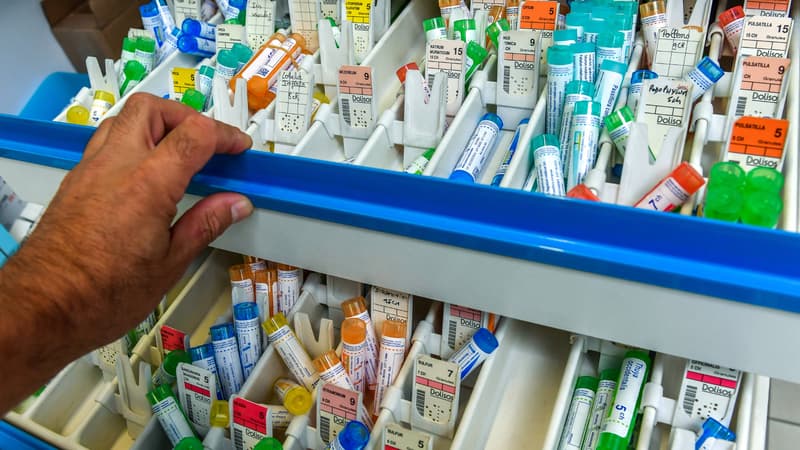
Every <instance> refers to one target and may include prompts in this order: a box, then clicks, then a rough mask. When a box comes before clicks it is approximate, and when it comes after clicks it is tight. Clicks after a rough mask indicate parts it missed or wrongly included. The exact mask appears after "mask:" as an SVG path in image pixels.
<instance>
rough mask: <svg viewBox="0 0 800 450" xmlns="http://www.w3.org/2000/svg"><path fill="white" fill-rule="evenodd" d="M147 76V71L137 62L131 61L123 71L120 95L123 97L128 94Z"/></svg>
mask: <svg viewBox="0 0 800 450" xmlns="http://www.w3.org/2000/svg"><path fill="white" fill-rule="evenodd" d="M145 75H147V69H145V67H144V66H143V65H142V63H140V62H139V61H136V60H130V61H128V62H127V63H126V64H125V68H124V69H123V70H122V76H121V77H120V83H119V95H120V96H121V97H122V96H124V95H126V94H128V93H129V92H130V91H131V90H132V89H133V88H134V87H136V85H137V84H139V82H140V81H142V80H143V79H144V77H145Z"/></svg>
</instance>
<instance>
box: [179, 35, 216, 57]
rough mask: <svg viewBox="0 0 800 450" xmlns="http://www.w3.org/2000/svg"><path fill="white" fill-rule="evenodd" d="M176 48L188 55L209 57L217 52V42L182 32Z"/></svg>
mask: <svg viewBox="0 0 800 450" xmlns="http://www.w3.org/2000/svg"><path fill="white" fill-rule="evenodd" d="M178 50H180V51H181V53H186V54H188V55H195V56H200V57H202V58H210V57H212V56H214V54H215V53H217V44H216V42H214V41H212V40H208V39H203V38H201V37H197V36H192V35H190V34H183V35H181V37H179V38H178Z"/></svg>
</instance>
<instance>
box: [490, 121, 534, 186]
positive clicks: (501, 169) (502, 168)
mask: <svg viewBox="0 0 800 450" xmlns="http://www.w3.org/2000/svg"><path fill="white" fill-rule="evenodd" d="M528 122H530V119H527V118H525V119H522V120H520V121H519V125H517V130H516V131H515V132H514V138H513V139H512V140H511V145H510V146H509V147H508V151H506V154H505V155H504V156H503V160H502V161H501V162H500V165H499V166H498V167H497V172H495V173H494V178H492V186H500V183H501V182H502V181H503V177H504V176H505V175H506V171H508V166H510V165H511V159H513V158H514V153H515V152H516V151H517V145H518V144H519V137H520V136H521V135H522V133H523V132H524V130H525V127H526V126H527V125H528Z"/></svg>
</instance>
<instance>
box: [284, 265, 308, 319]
mask: <svg viewBox="0 0 800 450" xmlns="http://www.w3.org/2000/svg"><path fill="white" fill-rule="evenodd" d="M302 276H303V275H302V270H301V269H292V270H281V269H278V302H279V303H280V305H281V312H282V313H284V314H289V313H290V312H291V311H292V309H294V305H295V304H296V303H297V299H298V298H300V278H301V277H302Z"/></svg>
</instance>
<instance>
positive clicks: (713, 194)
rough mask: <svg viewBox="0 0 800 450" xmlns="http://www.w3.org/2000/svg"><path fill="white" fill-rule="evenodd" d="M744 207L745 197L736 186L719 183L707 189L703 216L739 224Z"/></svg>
mask: <svg viewBox="0 0 800 450" xmlns="http://www.w3.org/2000/svg"><path fill="white" fill-rule="evenodd" d="M743 206H744V195H743V194H742V191H741V189H739V187H738V186H736V185H734V184H725V183H722V182H717V183H716V184H710V185H709V186H708V188H707V189H706V204H705V206H704V207H703V216H704V217H708V218H710V219H717V220H724V221H725V222H737V221H738V220H739V214H741V212H742V207H743Z"/></svg>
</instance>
